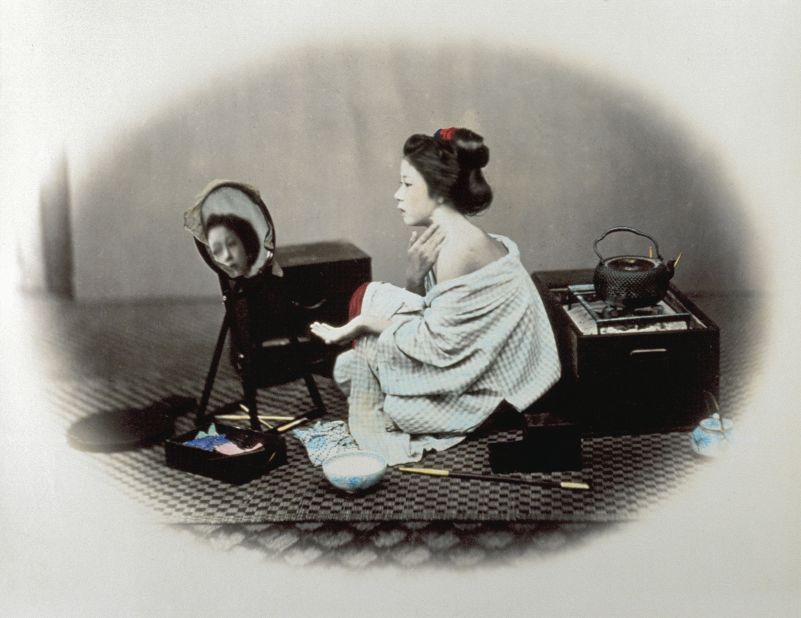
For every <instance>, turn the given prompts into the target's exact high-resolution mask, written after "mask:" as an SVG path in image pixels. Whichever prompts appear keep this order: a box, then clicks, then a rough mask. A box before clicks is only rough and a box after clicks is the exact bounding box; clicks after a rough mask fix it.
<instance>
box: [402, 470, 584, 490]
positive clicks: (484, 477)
mask: <svg viewBox="0 0 801 618" xmlns="http://www.w3.org/2000/svg"><path fill="white" fill-rule="evenodd" d="M398 470H400V471H401V472H411V473H413V474H425V475H427V476H450V477H453V478H457V479H474V480H478V481H496V482H501V483H517V484H519V485H533V486H535V487H557V488H559V489H580V490H587V489H589V488H590V486H589V484H587V483H585V482H583V481H548V480H536V479H524V478H520V477H519V476H501V475H497V474H474V473H471V472H451V471H450V470H443V469H439V468H408V467H404V466H400V467H398Z"/></svg>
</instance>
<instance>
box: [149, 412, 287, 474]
mask: <svg viewBox="0 0 801 618" xmlns="http://www.w3.org/2000/svg"><path fill="white" fill-rule="evenodd" d="M216 428H217V432H218V433H220V434H225V436H226V437H227V438H228V439H229V440H230V441H231V442H233V443H234V444H236V445H237V446H239V447H240V448H243V449H246V448H250V447H252V446H253V445H255V444H257V443H261V444H262V445H263V448H261V449H258V450H254V451H249V452H245V453H241V454H239V455H223V454H221V453H218V452H215V451H204V450H203V449H200V448H195V447H193V446H187V445H185V444H184V442H187V441H189V440H192V439H194V438H195V436H196V435H197V433H198V431H199V430H198V429H193V430H192V431H189V432H186V433H184V434H181V435H178V436H175V437H174V438H170V439H169V440H167V441H166V442H165V443H164V451H165V456H166V460H167V465H168V466H170V467H171V468H176V469H178V470H183V471H185V472H192V473H194V474H200V475H202V476H207V477H209V478H213V479H216V480H218V481H224V482H226V483H231V484H236V485H239V484H242V483H247V482H248V481H252V480H254V479H256V478H258V477H260V476H262V475H263V474H264V473H265V472H267V471H269V470H272V469H274V468H277V467H278V466H281V465H283V464H284V463H286V441H285V440H284V437H283V436H282V435H280V434H278V433H275V432H265V433H261V432H256V431H251V430H249V429H240V428H238V427H231V426H230V425H223V424H220V423H218V424H217V425H216Z"/></svg>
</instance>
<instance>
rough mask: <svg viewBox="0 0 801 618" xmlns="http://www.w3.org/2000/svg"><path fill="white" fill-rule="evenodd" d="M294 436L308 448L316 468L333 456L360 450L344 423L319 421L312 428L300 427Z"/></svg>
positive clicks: (293, 432)
mask: <svg viewBox="0 0 801 618" xmlns="http://www.w3.org/2000/svg"><path fill="white" fill-rule="evenodd" d="M292 435H293V436H295V437H296V438H297V439H298V440H300V441H301V443H302V444H303V446H305V447H306V453H307V454H308V455H309V459H310V460H311V462H312V463H313V464H314V465H315V466H320V465H322V464H323V463H325V460H326V459H328V458H329V457H331V456H332V455H339V454H340V453H347V452H350V451H357V450H359V447H358V445H357V444H356V441H355V440H354V439H353V437H352V436H351V435H350V432H349V431H348V426H347V425H346V424H345V422H344V421H317V422H316V423H315V424H314V425H312V426H310V427H298V428H297V429H293V430H292Z"/></svg>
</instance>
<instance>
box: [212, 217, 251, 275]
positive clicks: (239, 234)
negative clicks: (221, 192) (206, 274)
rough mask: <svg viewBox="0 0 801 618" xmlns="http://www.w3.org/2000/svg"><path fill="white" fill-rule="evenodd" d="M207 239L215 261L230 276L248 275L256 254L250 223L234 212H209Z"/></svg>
mask: <svg viewBox="0 0 801 618" xmlns="http://www.w3.org/2000/svg"><path fill="white" fill-rule="evenodd" d="M206 238H207V239H208V243H209V251H210V252H211V256H212V257H213V258H214V261H215V262H217V264H218V266H219V267H220V268H221V269H222V270H223V272H225V274H226V275H228V276H229V277H230V278H232V279H233V278H235V277H241V276H243V275H246V274H248V273H249V272H250V269H251V267H252V266H253V264H254V263H255V261H256V258H257V257H258V255H259V239H258V237H257V236H256V232H255V230H254V229H253V226H252V225H250V223H248V222H247V221H245V220H244V219H242V218H241V217H237V216H236V215H220V214H212V215H209V218H208V219H207V220H206Z"/></svg>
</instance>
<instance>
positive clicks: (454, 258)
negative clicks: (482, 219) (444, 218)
mask: <svg viewBox="0 0 801 618" xmlns="http://www.w3.org/2000/svg"><path fill="white" fill-rule="evenodd" d="M507 253H508V251H507V249H506V247H505V246H504V245H503V244H501V243H500V242H498V241H497V240H495V239H493V238H492V237H490V236H488V235H487V234H486V233H485V232H483V231H481V230H477V231H476V233H472V234H466V235H465V236H463V237H460V238H459V239H458V241H456V240H449V241H447V242H446V243H445V244H444V245H443V246H442V249H441V250H440V252H439V256H438V257H437V265H436V274H437V281H438V282H439V283H442V282H443V281H447V280H449V279H455V278H456V277H461V276H463V275H467V274H470V273H471V272H473V271H476V270H478V269H480V268H483V267H484V266H486V265H487V264H490V263H492V262H494V261H495V260H498V259H500V258H502V257H503V256H505V255H506V254H507Z"/></svg>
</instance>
